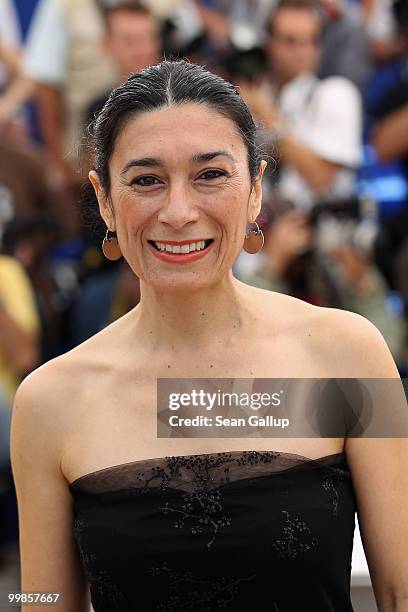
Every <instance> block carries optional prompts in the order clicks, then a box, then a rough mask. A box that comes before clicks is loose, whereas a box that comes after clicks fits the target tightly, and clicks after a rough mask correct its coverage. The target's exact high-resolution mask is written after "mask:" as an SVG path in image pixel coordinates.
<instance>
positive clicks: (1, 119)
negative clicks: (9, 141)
mask: <svg viewBox="0 0 408 612" xmlns="http://www.w3.org/2000/svg"><path fill="white" fill-rule="evenodd" d="M35 87H36V85H35V82H34V81H32V80H31V79H29V78H28V77H26V76H23V75H20V76H17V77H16V78H15V79H14V80H13V81H12V83H11V85H10V86H9V87H8V89H7V90H6V93H5V94H4V95H3V96H2V97H0V124H1V123H5V122H7V121H9V120H10V119H12V118H13V117H14V115H16V114H17V113H18V111H19V110H20V109H21V107H22V106H23V105H24V104H25V103H26V102H28V101H29V100H30V99H31V98H32V96H33V95H34V94H35Z"/></svg>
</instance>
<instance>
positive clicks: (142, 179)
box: [130, 175, 158, 187]
mask: <svg viewBox="0 0 408 612" xmlns="http://www.w3.org/2000/svg"><path fill="white" fill-rule="evenodd" d="M153 181H158V179H157V178H156V177H155V176H151V175H145V176H139V177H138V178H135V179H133V181H132V182H131V183H130V184H131V185H139V186H140V187H150V186H151V185H155V183H154V182H153Z"/></svg>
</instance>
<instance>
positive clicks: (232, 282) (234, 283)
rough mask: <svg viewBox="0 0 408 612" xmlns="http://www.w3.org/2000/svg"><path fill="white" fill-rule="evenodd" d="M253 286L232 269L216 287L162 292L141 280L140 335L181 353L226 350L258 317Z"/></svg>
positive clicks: (137, 314) (137, 310)
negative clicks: (240, 279) (239, 278)
mask: <svg viewBox="0 0 408 612" xmlns="http://www.w3.org/2000/svg"><path fill="white" fill-rule="evenodd" d="M248 289H249V287H248V285H246V284H245V283H242V282H241V281H239V280H238V279H236V278H235V277H234V276H233V274H232V271H230V274H229V275H228V276H227V277H226V278H224V279H223V280H222V281H221V282H219V283H217V284H216V285H214V286H211V287H208V288H207V287H206V288H202V289H197V290H196V291H194V290H191V289H187V290H185V291H184V290H183V291H181V290H180V291H169V292H165V291H160V290H157V289H156V288H154V287H152V286H150V285H147V284H146V283H145V282H144V281H142V280H141V281H140V293H141V298H140V302H139V304H138V305H137V306H136V308H135V309H134V311H133V312H134V317H135V327H136V330H137V334H138V335H139V334H140V335H141V336H142V337H143V339H144V341H145V342H147V343H148V345H149V344H151V345H152V347H154V348H155V350H158V349H162V350H164V351H171V352H173V351H178V353H179V354H180V355H181V354H183V353H184V354H189V353H191V352H197V350H201V349H202V350H205V352H206V353H207V354H208V353H209V352H212V349H214V351H215V352H216V354H220V351H223V350H225V348H226V346H227V345H228V344H229V342H230V340H231V338H233V337H234V336H235V337H236V336H237V335H238V334H239V335H240V336H241V334H242V333H243V332H244V333H245V330H246V329H249V328H250V325H251V323H252V322H253V320H254V316H253V310H252V309H251V303H252V300H251V293H250V289H249V291H248Z"/></svg>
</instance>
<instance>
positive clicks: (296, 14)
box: [272, 8, 320, 32]
mask: <svg viewBox="0 0 408 612" xmlns="http://www.w3.org/2000/svg"><path fill="white" fill-rule="evenodd" d="M272 24H273V30H274V31H275V32H277V31H279V32H283V31H285V32H299V31H305V30H307V31H310V30H313V31H314V30H319V29H320V22H319V18H318V16H317V15H316V14H314V13H313V11H311V10H310V11H309V10H306V9H305V10H303V9H292V8H282V9H280V10H279V11H277V13H276V15H275V16H274V17H273V20H272Z"/></svg>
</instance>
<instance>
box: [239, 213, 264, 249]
mask: <svg viewBox="0 0 408 612" xmlns="http://www.w3.org/2000/svg"><path fill="white" fill-rule="evenodd" d="M254 223H255V225H256V228H252V229H250V230H249V232H248V231H247V233H246V234H245V240H244V247H243V248H244V251H246V252H247V253H251V254H254V253H258V251H260V250H261V249H262V247H263V245H264V235H263V231H262V230H261V229H260V227H259V225H258V224H257V222H256V221H254Z"/></svg>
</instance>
